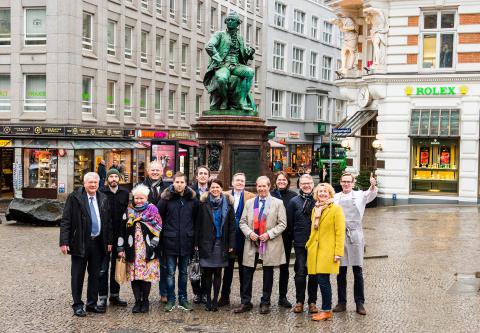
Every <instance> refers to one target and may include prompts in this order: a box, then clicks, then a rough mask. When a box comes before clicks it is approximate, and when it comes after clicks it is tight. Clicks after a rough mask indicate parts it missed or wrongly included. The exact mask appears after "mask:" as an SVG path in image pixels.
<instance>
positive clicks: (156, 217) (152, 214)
mask: <svg viewBox="0 0 480 333" xmlns="http://www.w3.org/2000/svg"><path fill="white" fill-rule="evenodd" d="M136 222H140V223H143V224H144V225H145V226H146V227H147V228H148V230H150V232H151V233H152V234H154V235H155V237H159V235H160V231H162V218H161V217H160V214H158V210H157V207H155V205H152V204H150V203H148V202H146V203H145V204H143V205H142V206H135V207H130V208H128V221H127V226H128V227H131V226H133V225H134V224H135V223H136Z"/></svg>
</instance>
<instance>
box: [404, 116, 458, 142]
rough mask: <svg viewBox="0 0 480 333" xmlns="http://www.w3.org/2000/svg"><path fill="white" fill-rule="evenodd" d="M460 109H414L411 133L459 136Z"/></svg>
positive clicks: (433, 135)
mask: <svg viewBox="0 0 480 333" xmlns="http://www.w3.org/2000/svg"><path fill="white" fill-rule="evenodd" d="M459 117H460V110H458V109H441V110H440V109H432V110H430V109H425V110H412V118H411V122H410V134H411V135H412V136H431V137H445V136H459V135H460V118H459Z"/></svg>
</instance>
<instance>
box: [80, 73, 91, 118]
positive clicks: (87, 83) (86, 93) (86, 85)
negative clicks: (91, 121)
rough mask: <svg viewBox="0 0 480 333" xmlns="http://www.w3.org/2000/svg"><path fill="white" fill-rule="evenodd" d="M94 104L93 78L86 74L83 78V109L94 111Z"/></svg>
mask: <svg viewBox="0 0 480 333" xmlns="http://www.w3.org/2000/svg"><path fill="white" fill-rule="evenodd" d="M92 104H93V78H92V77H89V76H84V77H83V78H82V111H83V112H88V113H91V112H92Z"/></svg>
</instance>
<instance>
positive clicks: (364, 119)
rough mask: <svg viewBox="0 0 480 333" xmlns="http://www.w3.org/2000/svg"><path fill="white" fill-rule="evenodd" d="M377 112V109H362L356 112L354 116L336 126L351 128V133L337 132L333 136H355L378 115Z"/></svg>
mask: <svg viewBox="0 0 480 333" xmlns="http://www.w3.org/2000/svg"><path fill="white" fill-rule="evenodd" d="M377 112H378V111H377V110H360V111H357V112H355V114H354V115H353V116H351V117H350V118H348V119H347V120H345V121H343V122H341V123H339V124H338V125H337V126H335V128H350V129H351V130H352V131H351V132H350V133H335V134H333V136H335V137H347V136H353V135H354V134H355V132H356V131H358V130H359V129H361V128H362V127H363V126H364V125H365V124H366V123H368V122H369V121H370V120H372V119H373V118H374V117H376V116H377Z"/></svg>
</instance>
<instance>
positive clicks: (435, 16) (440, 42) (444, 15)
mask: <svg viewBox="0 0 480 333" xmlns="http://www.w3.org/2000/svg"><path fill="white" fill-rule="evenodd" d="M455 20H456V13H455V12H452V11H438V12H425V13H423V20H422V21H423V24H422V37H423V57H422V59H423V62H422V67H423V68H425V69H439V68H453V67H454V54H455V53H454V51H455V49H454V46H455V35H456V25H455Z"/></svg>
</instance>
